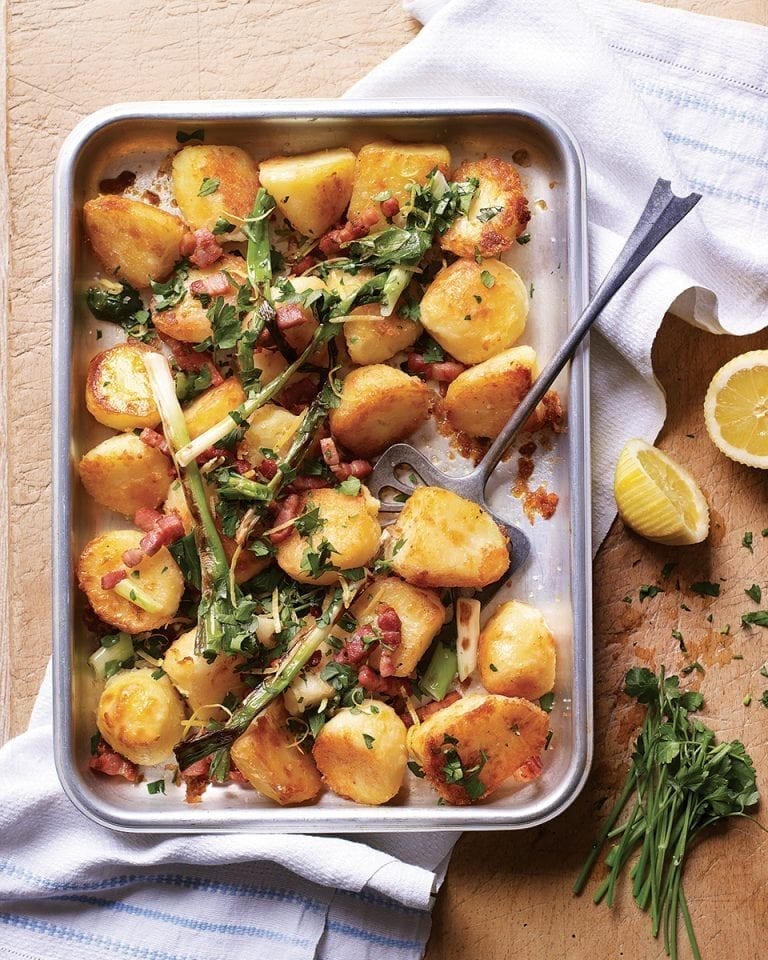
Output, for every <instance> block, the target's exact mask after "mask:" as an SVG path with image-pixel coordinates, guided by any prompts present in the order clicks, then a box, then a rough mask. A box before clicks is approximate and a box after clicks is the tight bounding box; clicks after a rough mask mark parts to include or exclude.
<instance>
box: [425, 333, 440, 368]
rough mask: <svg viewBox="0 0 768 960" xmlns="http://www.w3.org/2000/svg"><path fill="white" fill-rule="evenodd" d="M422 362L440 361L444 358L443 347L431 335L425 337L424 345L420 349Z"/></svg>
mask: <svg viewBox="0 0 768 960" xmlns="http://www.w3.org/2000/svg"><path fill="white" fill-rule="evenodd" d="M422 357H423V358H424V363H442V362H443V360H445V353H444V352H443V348H442V347H441V346H440V344H439V343H437V342H436V341H435V340H433V339H432V337H427V340H426V346H425V347H424V350H423V351H422Z"/></svg>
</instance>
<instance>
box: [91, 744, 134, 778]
mask: <svg viewBox="0 0 768 960" xmlns="http://www.w3.org/2000/svg"><path fill="white" fill-rule="evenodd" d="M88 766H89V767H90V768H91V770H96V771H97V772H98V773H105V774H106V775H107V776H108V777H124V778H125V779H126V780H129V781H130V782H131V783H136V781H137V779H138V777H139V768H138V767H137V766H136V764H135V763H131V761H130V760H127V759H126V758H125V757H123V756H121V755H120V754H119V753H117V752H116V751H115V750H113V749H112V747H110V746H109V744H108V743H105V742H104V740H99V743H98V746H97V747H96V756H95V757H91V759H90V760H89V761H88Z"/></svg>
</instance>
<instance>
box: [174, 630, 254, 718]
mask: <svg viewBox="0 0 768 960" xmlns="http://www.w3.org/2000/svg"><path fill="white" fill-rule="evenodd" d="M196 635H197V627H195V628H194V629H192V630H187V632H186V633H182V634H181V635H180V636H178V637H177V638H176V639H175V640H174V641H173V643H172V644H171V645H170V647H168V650H167V651H166V653H165V656H164V657H163V670H165V672H166V673H167V674H168V676H169V677H170V678H171V683H173V685H174V687H176V689H177V690H178V691H179V693H180V694H181V695H182V696H183V697H184V699H185V700H186V701H187V703H188V704H189V707H190V709H191V710H192V712H193V713H194V714H195V717H196V719H198V720H225V719H226V714H225V712H224V711H223V710H221V709H220V708H218V707H217V706H216V705H217V704H220V703H222V702H223V701H224V699H225V698H226V696H227V694H228V693H234V694H235V695H236V696H237V697H238V698H240V697H242V696H243V695H244V694H245V693H246V692H247V690H248V687H247V686H246V684H245V683H243V681H242V680H241V679H240V674H239V672H238V671H239V669H240V668H241V667H242V664H243V660H242V658H241V657H232V656H229V654H226V653H220V654H219V655H218V656H217V657H216V659H215V660H212V661H210V662H209V661H208V660H206V658H205V657H203V656H201V655H199V654H196V653H195V637H196Z"/></svg>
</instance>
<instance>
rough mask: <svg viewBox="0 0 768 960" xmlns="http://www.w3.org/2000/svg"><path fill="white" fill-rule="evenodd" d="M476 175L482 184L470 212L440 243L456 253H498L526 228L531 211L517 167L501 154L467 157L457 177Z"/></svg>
mask: <svg viewBox="0 0 768 960" xmlns="http://www.w3.org/2000/svg"><path fill="white" fill-rule="evenodd" d="M470 177H474V178H475V179H476V180H478V181H479V186H478V188H477V190H476V191H475V195H474V197H473V198H472V203H471V204H470V207H469V212H468V213H467V216H465V217H457V218H456V220H454V221H453V223H452V224H451V225H450V227H448V229H447V230H446V232H445V233H444V234H443V235H442V236H441V237H440V246H441V247H442V248H443V249H444V250H450V251H451V253H455V254H456V256H457V257H475V256H479V257H498V256H499V255H500V254H502V253H504V251H505V250H509V248H510V247H511V246H512V245H513V244H514V242H515V240H516V238H517V237H519V236H520V234H521V233H522V232H523V230H525V228H526V226H527V224H528V221H529V220H530V219H531V215H530V213H529V211H528V201H527V200H526V198H525V194H524V193H523V187H522V184H521V183H520V176H519V174H518V172H517V170H515V168H514V167H513V166H512V165H511V164H509V163H507V162H506V161H504V160H501V159H500V158H499V157H485V158H484V159H482V160H465V161H464V163H462V164H461V165H460V166H459V167H458V169H457V170H456V172H455V173H454V175H453V179H454V180H468V179H469V178H470Z"/></svg>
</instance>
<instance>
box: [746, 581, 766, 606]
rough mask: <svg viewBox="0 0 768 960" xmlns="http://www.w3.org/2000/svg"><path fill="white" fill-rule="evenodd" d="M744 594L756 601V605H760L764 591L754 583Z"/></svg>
mask: <svg viewBox="0 0 768 960" xmlns="http://www.w3.org/2000/svg"><path fill="white" fill-rule="evenodd" d="M744 593H746V595H747V596H748V597H749V598H750V600H754V601H755V603H760V601H761V600H762V599H763V591H762V590H761V589H760V585H759V584H757V583H753V584H752V586H751V587H750V588H749V590H745V591H744Z"/></svg>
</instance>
